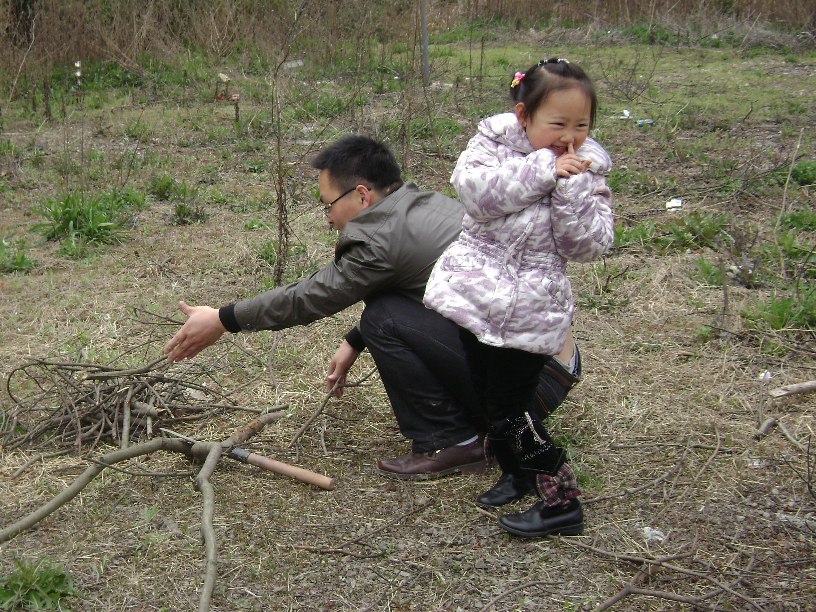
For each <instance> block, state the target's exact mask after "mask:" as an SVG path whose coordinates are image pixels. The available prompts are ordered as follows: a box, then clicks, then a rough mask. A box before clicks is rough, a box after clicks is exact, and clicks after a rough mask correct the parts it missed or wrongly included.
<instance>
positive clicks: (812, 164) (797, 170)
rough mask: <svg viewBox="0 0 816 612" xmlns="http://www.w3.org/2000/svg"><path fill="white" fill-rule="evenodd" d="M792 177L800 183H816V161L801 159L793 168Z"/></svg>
mask: <svg viewBox="0 0 816 612" xmlns="http://www.w3.org/2000/svg"><path fill="white" fill-rule="evenodd" d="M791 178H792V179H793V180H794V181H796V182H797V183H799V184H800V185H816V161H814V160H812V159H800V160H799V161H798V162H796V163H795V164H794V166H793V169H792V170H791Z"/></svg>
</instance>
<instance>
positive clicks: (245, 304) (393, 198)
mask: <svg viewBox="0 0 816 612" xmlns="http://www.w3.org/2000/svg"><path fill="white" fill-rule="evenodd" d="M463 213H464V211H463V208H462V206H461V204H460V203H459V202H457V201H456V200H452V199H451V198H448V197H446V196H444V195H442V194H440V193H437V192H435V191H419V190H418V189H417V187H416V185H414V184H412V183H406V184H404V185H403V186H402V187H400V188H399V189H398V190H397V191H395V192H394V193H392V194H390V195H388V196H386V197H385V198H383V199H382V200H380V201H379V202H377V204H375V205H373V206H371V207H369V208H366V209H364V210H363V211H361V212H360V213H359V214H358V215H357V216H356V217H354V218H353V219H351V220H350V221H349V222H348V223H346V226H345V228H344V229H343V230H342V231H341V232H340V235H339V237H338V240H337V245H336V246H335V250H334V261H333V262H332V263H331V264H329V265H327V266H326V267H325V268H323V269H322V270H319V271H317V272H315V273H314V274H312V275H311V276H308V277H306V278H303V279H301V280H299V281H297V282H294V283H292V284H290V285H286V286H284V287H276V288H275V289H271V290H269V291H266V292H264V293H262V294H260V295H257V296H255V297H252V298H249V299H246V300H242V301H240V302H236V303H235V304H229V305H227V306H222V307H221V309H220V310H219V315H220V317H221V322H222V324H223V325H224V327H225V328H226V329H228V330H229V331H231V332H238V331H247V332H250V331H258V330H262V329H270V330H278V329H285V328H287V327H293V326H295V325H306V324H308V323H311V322H312V321H315V320H317V319H321V318H323V317H328V316H330V315H333V314H336V313H338V312H340V311H341V310H343V309H344V308H347V307H349V306H351V305H352V304H355V303H357V302H359V301H360V300H363V301H366V300H368V299H369V298H372V297H374V296H376V295H377V294H382V293H391V292H393V293H398V294H402V295H405V296H407V297H409V298H410V299H413V300H416V301H418V302H422V297H423V295H424V293H425V283H426V282H427V281H428V276H429V275H430V273H431V269H432V268H433V266H434V263H435V262H436V259H437V258H438V257H439V255H441V253H442V251H444V250H445V247H447V246H448V244H450V243H451V242H452V241H453V240H454V239H455V238H456V236H457V235H458V234H459V231H460V230H461V228H462V216H463ZM348 339H349V342H351V343H352V345H353V346H355V348H357V349H358V350H362V348H364V347H363V346H361V339H359V337H358V336H356V335H355V340H356V341H354V342H353V341H352V339H351V337H348Z"/></svg>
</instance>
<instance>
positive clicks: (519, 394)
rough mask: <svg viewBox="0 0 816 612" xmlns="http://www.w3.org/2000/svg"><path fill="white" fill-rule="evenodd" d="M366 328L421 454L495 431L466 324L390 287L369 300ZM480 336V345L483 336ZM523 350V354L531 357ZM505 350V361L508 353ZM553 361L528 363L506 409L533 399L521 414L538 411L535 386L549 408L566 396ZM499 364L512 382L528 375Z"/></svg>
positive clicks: (401, 421) (400, 418)
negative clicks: (468, 349)
mask: <svg viewBox="0 0 816 612" xmlns="http://www.w3.org/2000/svg"><path fill="white" fill-rule="evenodd" d="M360 333H361V334H362V336H363V340H364V341H365V343H366V346H367V348H368V350H369V352H370V353H371V356H372V357H373V358H374V363H375V364H376V365H377V369H378V370H379V373H380V378H381V379H382V382H383V386H384V387H385V391H386V393H387V394H388V399H389V401H390V402H391V407H392V409H393V410H394V416H395V418H396V420H397V424H398V425H399V428H400V432H402V435H404V436H405V437H406V438H408V439H409V440H411V441H412V451H413V452H416V453H421V452H424V451H428V450H437V449H440V448H447V447H448V446H452V445H454V444H458V443H459V442H464V441H465V440H467V439H469V438H472V437H473V436H475V435H476V434H477V433H485V432H486V431H487V430H488V420H487V419H486V416H485V409H484V408H483V406H482V404H481V400H480V398H479V393H480V388H481V386H482V385H483V384H484V383H485V380H486V379H485V378H484V377H483V376H481V377H476V380H475V381H474V380H473V377H472V376H471V371H470V366H469V364H468V360H467V357H466V353H465V347H464V345H463V342H462V337H461V336H460V328H459V326H458V325H456V324H455V323H453V322H452V321H450V320H448V319H446V318H445V317H443V316H442V315H440V314H439V313H438V312H436V311H434V310H430V309H428V308H425V306H423V305H422V304H421V303H419V302H417V301H415V300H412V299H410V298H407V297H405V296H402V295H398V294H393V293H389V294H384V295H380V296H377V297H375V298H372V299H369V300H368V301H367V303H366V307H365V309H364V310H363V314H362V317H361V319H360ZM472 341H473V342H475V343H476V344H480V343H479V342H478V340H476V338H475V337H473V338H472ZM497 350H498V351H503V350H505V349H497ZM518 353H522V355H521V356H520V357H521V358H522V360H524V359H526V357H525V356H527V355H529V353H525V352H524V351H518ZM497 355H498V357H497V358H498V359H499V361H502V360H503V357H501V355H502V353H497ZM547 359H549V358H548V357H543V361H541V364H539V365H538V366H537V368H538V369H537V370H536V369H535V368H536V366H535V365H533V366H532V367H530V368H527V367H525V368H524V372H526V374H525V376H524V379H525V386H524V389H512V393H511V394H512V395H513V398H516V399H511V398H509V397H508V398H507V407H506V409H505V412H510V411H512V410H515V409H517V408H518V406H519V404H518V403H517V402H519V401H526V402H527V404H525V405H526V407H525V408H524V409H523V410H520V412H523V411H524V410H534V411H535V410H537V408H536V404H535V402H533V403H532V404H531V403H530V402H531V397H532V395H531V393H532V392H531V391H530V385H531V384H532V389H533V391H534V392H535V393H537V394H538V396H539V400H540V401H541V402H542V403H543V404H544V405H545V406H546V407H547V413H549V412H552V411H553V410H555V408H556V407H557V406H558V405H559V404H560V403H561V402H562V401H563V400H564V398H565V397H566V395H567V392H568V388H567V387H565V386H564V385H563V384H561V382H559V381H558V380H556V379H555V378H553V377H552V376H550V375H549V374H547V369H546V368H545V369H544V370H543V371H542V370H541V365H543V363H544V361H546V360H547ZM536 363H538V362H536ZM499 368H504V369H506V370H507V377H508V378H507V380H511V378H510V377H516V376H517V375H518V374H520V373H521V371H516V370H515V366H512V365H510V363H509V362H508V363H506V364H505V363H500V364H499ZM499 371H501V370H499ZM531 372H532V374H531ZM536 376H537V377H538V380H537V383H536V382H535V380H534V378H535V377H536ZM501 382H502V380H501V379H496V380H494V383H495V384H498V383H501ZM494 383H491V384H494ZM536 384H537V387H536ZM499 400H502V398H501V397H500V398H499ZM541 418H542V419H543V418H544V415H543V414H542V415H541Z"/></svg>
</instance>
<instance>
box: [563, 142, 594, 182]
mask: <svg viewBox="0 0 816 612" xmlns="http://www.w3.org/2000/svg"><path fill="white" fill-rule="evenodd" d="M591 164H592V162H591V161H590V160H588V159H581V158H580V157H578V156H577V155H576V154H575V149H574V148H573V146H572V143H570V144H568V145H567V152H566V153H564V154H562V155H560V156H558V158H557V159H556V160H555V174H556V175H557V176H561V177H564V178H569V177H571V176H575V175H576V174H581V173H582V172H586V171H587V170H588V169H589V166H590V165H591Z"/></svg>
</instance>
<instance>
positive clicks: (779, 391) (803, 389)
mask: <svg viewBox="0 0 816 612" xmlns="http://www.w3.org/2000/svg"><path fill="white" fill-rule="evenodd" d="M813 391H816V380H809V381H807V382H800V383H794V384H792V385H785V386H784V387H777V388H776V389H771V390H770V391H768V395H770V396H771V397H773V398H778V397H785V396H786V395H794V394H796V393H812V392H813Z"/></svg>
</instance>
